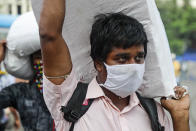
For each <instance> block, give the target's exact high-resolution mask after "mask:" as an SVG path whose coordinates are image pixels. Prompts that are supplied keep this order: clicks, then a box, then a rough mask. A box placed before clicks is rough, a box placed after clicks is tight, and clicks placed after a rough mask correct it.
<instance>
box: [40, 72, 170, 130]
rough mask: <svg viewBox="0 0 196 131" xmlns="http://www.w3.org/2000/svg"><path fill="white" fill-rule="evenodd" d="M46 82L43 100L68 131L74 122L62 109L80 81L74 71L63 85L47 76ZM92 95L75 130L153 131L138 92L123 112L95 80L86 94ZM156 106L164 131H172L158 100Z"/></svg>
mask: <svg viewBox="0 0 196 131" xmlns="http://www.w3.org/2000/svg"><path fill="white" fill-rule="evenodd" d="M43 83H44V89H43V91H44V99H45V102H46V105H47V107H48V109H49V111H50V112H51V114H52V117H53V118H54V120H55V126H56V130H57V131H69V128H70V126H71V123H69V122H67V121H66V120H64V118H63V114H62V112H61V111H60V108H61V106H65V105H66V104H67V102H68V101H69V99H70V97H71V96H72V93H73V92H74V90H75V88H76V85H77V83H78V79H77V77H76V75H75V73H74V71H72V72H71V74H70V76H69V77H68V78H67V79H66V80H65V81H64V82H63V83H62V84H61V85H55V84H53V83H52V82H50V81H49V80H48V79H47V78H46V77H45V76H44V79H43ZM90 98H94V99H95V100H94V101H93V103H92V105H91V107H90V108H89V110H88V111H87V112H86V113H85V114H84V116H82V117H81V118H80V119H79V120H78V122H77V123H76V124H75V127H74V131H152V129H151V124H150V119H149V118H148V114H147V113H146V112H145V110H144V108H143V107H142V106H141V104H140V102H139V100H138V98H137V96H136V94H135V93H134V94H132V95H131V96H130V102H129V105H128V106H127V107H125V108H124V109H123V110H122V111H120V110H119V109H118V108H117V107H116V106H115V105H114V104H113V103H112V101H111V100H110V99H109V98H108V97H107V96H105V94H104V92H103V90H102V88H101V87H100V86H99V85H98V83H97V81H96V79H93V80H92V81H91V83H90V84H89V86H88V91H87V95H86V99H90ZM85 102H87V101H84V104H85ZM157 108H158V115H159V122H160V123H161V125H162V126H164V127H165V131H173V126H172V122H171V120H170V119H169V118H168V116H167V115H166V114H165V112H164V110H163V108H162V107H161V105H160V104H159V103H157Z"/></svg>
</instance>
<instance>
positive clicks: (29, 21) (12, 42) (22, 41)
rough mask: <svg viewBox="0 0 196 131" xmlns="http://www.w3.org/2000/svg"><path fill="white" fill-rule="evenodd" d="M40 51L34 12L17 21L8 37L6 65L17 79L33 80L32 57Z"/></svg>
mask: <svg viewBox="0 0 196 131" xmlns="http://www.w3.org/2000/svg"><path fill="white" fill-rule="evenodd" d="M39 49H40V39H39V30H38V25H37V22H36V20H35V16H34V14H33V12H29V13H26V14H24V15H22V16H20V17H18V18H17V19H16V21H14V23H13V24H12V26H11V28H10V30H9V32H8V36H7V50H6V54H5V59H4V65H5V68H6V70H7V72H8V73H10V74H12V75H13V76H15V77H18V78H22V79H27V80H30V79H32V77H33V75H34V73H33V69H32V62H31V59H30V55H31V54H32V53H34V52H36V51H37V50H39Z"/></svg>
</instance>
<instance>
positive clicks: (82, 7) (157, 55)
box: [32, 0, 176, 97]
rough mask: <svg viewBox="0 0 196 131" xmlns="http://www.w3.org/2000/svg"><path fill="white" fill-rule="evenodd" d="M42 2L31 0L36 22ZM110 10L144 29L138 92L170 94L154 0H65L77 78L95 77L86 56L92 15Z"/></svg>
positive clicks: (171, 77)
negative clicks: (144, 47) (145, 37)
mask: <svg viewBox="0 0 196 131" xmlns="http://www.w3.org/2000/svg"><path fill="white" fill-rule="evenodd" d="M42 2H43V0H32V5H33V10H34V13H35V16H36V18H37V21H38V22H39V19H40V11H41V7H42ZM110 12H124V13H125V14H127V15H129V16H132V17H134V18H136V19H138V20H139V21H140V22H141V23H142V24H143V25H144V27H145V30H146V32H147V35H148V40H149V44H148V55H147V59H146V72H145V76H144V83H143V86H142V88H141V90H140V91H141V93H142V94H143V95H144V96H147V97H157V96H170V95H173V94H174V92H173V87H174V86H175V85H176V82H175V76H174V71H173V65H172V60H171V55H170V49H169V44H168V40H167V37H166V34H165V30H164V26H163V24H162V21H161V18H160V15H159V12H158V10H157V7H156V4H155V1H154V0H104V1H103V0H66V17H65V22H64V28H63V37H64V39H65V41H66V42H67V44H68V47H69V49H70V52H71V57H72V61H73V64H74V66H75V67H76V69H77V71H78V75H79V77H80V78H81V79H82V80H84V81H90V80H91V79H92V78H93V77H94V76H95V71H94V67H93V63H92V59H91V58H90V55H89V54H90V43H89V35H90V30H91V27H92V23H93V18H94V16H95V15H97V14H99V13H110ZM54 19H55V18H54ZM143 87H145V88H143Z"/></svg>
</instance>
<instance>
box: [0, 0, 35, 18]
mask: <svg viewBox="0 0 196 131" xmlns="http://www.w3.org/2000/svg"><path fill="white" fill-rule="evenodd" d="M31 10H32V7H31V2H30V0H0V14H10V15H20V14H23V13H25V12H29V11H31Z"/></svg>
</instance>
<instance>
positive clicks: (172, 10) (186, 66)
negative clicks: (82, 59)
mask: <svg viewBox="0 0 196 131" xmlns="http://www.w3.org/2000/svg"><path fill="white" fill-rule="evenodd" d="M156 2H157V6H158V8H159V11H160V15H161V17H162V20H163V23H164V25H165V28H166V32H167V36H168V40H169V43H170V48H171V52H172V58H173V64H174V69H175V75H176V80H177V82H178V84H179V85H186V86H188V87H189V91H190V96H191V110H190V116H191V121H190V125H191V131H195V130H196V112H195V111H194V110H195V109H196V0H156ZM31 10H32V7H31V2H30V0H0V40H2V39H6V36H7V32H8V30H9V28H10V26H11V24H12V23H13V22H14V20H15V19H16V18H17V17H18V16H19V15H21V14H23V13H25V12H29V11H31ZM157 33H158V32H157ZM5 78H6V79H5ZM18 81H23V80H20V79H17V78H14V77H13V76H10V75H9V74H7V73H6V72H5V70H4V69H3V66H2V65H1V70H0V83H2V84H0V90H1V88H3V87H5V86H6V84H11V83H14V82H18ZM3 83H4V84H3ZM8 110H9V109H8ZM7 112H8V114H9V113H11V115H12V114H14V113H12V109H11V110H9V111H7ZM13 116H14V115H13ZM13 118H14V117H13ZM10 119H11V117H10ZM12 125H13V128H14V126H15V125H14V121H13V122H12ZM20 130H22V129H20ZM10 131H11V128H10Z"/></svg>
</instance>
